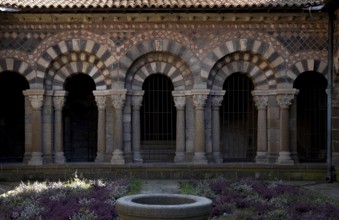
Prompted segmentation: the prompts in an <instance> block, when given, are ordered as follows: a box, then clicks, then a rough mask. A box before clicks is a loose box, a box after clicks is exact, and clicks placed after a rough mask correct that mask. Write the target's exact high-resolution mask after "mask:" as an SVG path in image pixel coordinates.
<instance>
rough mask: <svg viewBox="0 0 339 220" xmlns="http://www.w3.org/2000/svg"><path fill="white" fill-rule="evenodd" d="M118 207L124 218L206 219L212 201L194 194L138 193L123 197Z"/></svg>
mask: <svg viewBox="0 0 339 220" xmlns="http://www.w3.org/2000/svg"><path fill="white" fill-rule="evenodd" d="M116 208H117V212H118V215H119V217H120V219H122V220H132V219H133V220H146V219H147V220H151V219H158V220H161V219H166V220H181V219H191V220H193V219H194V220H206V219H208V217H209V215H210V213H211V210H212V201H211V200H210V199H207V198H204V197H199V196H192V195H181V194H138V195H132V196H125V197H121V198H120V199H118V200H117V203H116Z"/></svg>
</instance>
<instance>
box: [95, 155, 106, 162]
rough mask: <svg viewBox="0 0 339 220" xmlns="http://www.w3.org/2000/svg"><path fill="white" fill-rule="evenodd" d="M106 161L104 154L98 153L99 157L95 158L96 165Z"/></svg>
mask: <svg viewBox="0 0 339 220" xmlns="http://www.w3.org/2000/svg"><path fill="white" fill-rule="evenodd" d="M104 161H105V155H104V153H97V156H96V157H95V162H96V163H103V162H104Z"/></svg>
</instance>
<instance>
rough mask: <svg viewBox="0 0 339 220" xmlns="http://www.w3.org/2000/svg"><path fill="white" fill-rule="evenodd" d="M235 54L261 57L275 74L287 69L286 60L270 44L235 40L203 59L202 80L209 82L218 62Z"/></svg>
mask: <svg viewBox="0 0 339 220" xmlns="http://www.w3.org/2000/svg"><path fill="white" fill-rule="evenodd" d="M234 52H248V53H254V54H258V55H260V56H261V57H262V59H264V60H266V61H267V63H269V64H270V66H271V68H272V70H273V73H277V72H280V71H282V70H284V69H285V61H284V59H283V58H282V57H281V56H280V54H278V53H277V52H276V51H275V49H274V48H273V47H272V46H271V45H270V44H268V43H266V42H261V41H259V40H255V39H234V40H230V41H227V42H226V43H224V44H223V45H221V46H219V47H217V48H215V49H214V50H213V51H211V52H210V53H208V54H207V55H206V57H205V58H204V59H203V65H202V69H201V79H202V80H203V81H207V80H208V77H209V74H210V72H211V70H212V69H213V67H214V65H215V64H216V63H217V62H218V60H220V59H222V58H223V57H225V56H226V55H227V54H232V53H234ZM282 77H283V76H282Z"/></svg>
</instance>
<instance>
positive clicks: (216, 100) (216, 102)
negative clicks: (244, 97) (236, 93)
mask: <svg viewBox="0 0 339 220" xmlns="http://www.w3.org/2000/svg"><path fill="white" fill-rule="evenodd" d="M223 99H224V96H221V95H215V96H212V107H214V108H219V107H220V106H221V103H222V100H223Z"/></svg>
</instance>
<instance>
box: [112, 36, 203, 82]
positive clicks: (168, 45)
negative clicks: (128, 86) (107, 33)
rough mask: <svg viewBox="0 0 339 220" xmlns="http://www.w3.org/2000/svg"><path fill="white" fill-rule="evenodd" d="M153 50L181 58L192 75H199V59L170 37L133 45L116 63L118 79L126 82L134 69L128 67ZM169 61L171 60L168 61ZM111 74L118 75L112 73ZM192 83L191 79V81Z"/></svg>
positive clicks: (153, 51)
mask: <svg viewBox="0 0 339 220" xmlns="http://www.w3.org/2000/svg"><path fill="white" fill-rule="evenodd" d="M155 52H163V53H164V54H172V56H173V57H178V58H180V60H182V61H183V62H184V63H185V65H187V66H188V68H189V69H190V71H189V72H190V73H192V75H193V76H194V77H199V75H200V61H199V59H198V58H197V57H196V56H195V55H194V54H193V53H192V51H191V50H190V49H188V48H186V47H185V46H183V45H181V44H180V43H178V42H176V41H173V40H170V39H159V40H157V39H154V40H153V39H152V40H147V41H143V42H140V43H138V44H136V45H134V46H133V47H132V48H131V49H129V50H128V52H127V53H126V54H125V55H124V56H123V57H122V58H121V59H120V62H119V64H118V66H119V70H116V71H119V72H120V77H119V80H121V81H122V83H124V82H128V81H129V80H132V79H129V77H131V72H132V73H134V72H135V71H131V70H130V69H131V68H133V66H134V65H135V64H134V63H135V62H138V60H139V59H140V58H141V57H143V56H144V55H147V54H149V53H155ZM170 63H171V62H170ZM113 75H118V74H114V73H113ZM192 83H193V81H192Z"/></svg>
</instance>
